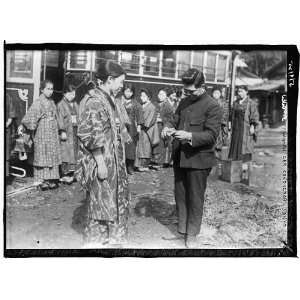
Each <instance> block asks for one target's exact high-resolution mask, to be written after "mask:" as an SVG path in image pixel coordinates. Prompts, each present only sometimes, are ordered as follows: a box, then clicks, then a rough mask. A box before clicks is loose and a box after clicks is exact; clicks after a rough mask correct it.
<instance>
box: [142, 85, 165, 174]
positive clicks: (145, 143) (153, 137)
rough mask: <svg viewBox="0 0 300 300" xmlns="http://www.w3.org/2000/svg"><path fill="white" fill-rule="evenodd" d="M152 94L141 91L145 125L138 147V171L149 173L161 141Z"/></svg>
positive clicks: (147, 91) (146, 90) (144, 90)
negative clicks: (151, 162) (154, 154)
mask: <svg viewBox="0 0 300 300" xmlns="http://www.w3.org/2000/svg"><path fill="white" fill-rule="evenodd" d="M151 97H152V94H151V92H150V91H149V90H148V89H146V88H144V89H141V91H140V98H141V103H142V107H143V118H144V125H143V126H142V130H141V133H140V136H139V141H138V145H137V160H136V166H137V168H138V171H140V172H144V171H149V165H150V161H151V159H152V158H153V153H154V152H155V151H154V149H155V147H157V145H158V144H159V141H160V136H159V131H158V126H157V110H156V108H155V106H154V105H153V104H152V102H151Z"/></svg>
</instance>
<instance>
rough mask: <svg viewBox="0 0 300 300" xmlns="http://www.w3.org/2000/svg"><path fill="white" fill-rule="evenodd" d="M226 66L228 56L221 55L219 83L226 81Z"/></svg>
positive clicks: (218, 71) (218, 72)
mask: <svg viewBox="0 0 300 300" xmlns="http://www.w3.org/2000/svg"><path fill="white" fill-rule="evenodd" d="M226 64H227V56H226V55H219V59H218V66H217V81H218V82H224V81H225V79H226Z"/></svg>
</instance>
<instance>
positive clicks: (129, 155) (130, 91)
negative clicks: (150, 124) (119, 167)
mask: <svg viewBox="0 0 300 300" xmlns="http://www.w3.org/2000/svg"><path fill="white" fill-rule="evenodd" d="M134 96H135V89H134V86H133V85H131V84H127V85H125V88H124V95H123V97H122V102H123V105H124V107H125V109H126V112H127V114H128V117H129V119H130V124H129V127H128V131H129V134H130V136H131V139H132V142H131V143H129V144H126V145H125V154H126V166H127V172H128V174H133V170H134V162H135V160H136V146H137V142H138V139H139V134H140V132H141V126H142V125H143V124H144V116H143V108H142V105H141V104H140V103H138V102H137V101H136V100H135V98H134Z"/></svg>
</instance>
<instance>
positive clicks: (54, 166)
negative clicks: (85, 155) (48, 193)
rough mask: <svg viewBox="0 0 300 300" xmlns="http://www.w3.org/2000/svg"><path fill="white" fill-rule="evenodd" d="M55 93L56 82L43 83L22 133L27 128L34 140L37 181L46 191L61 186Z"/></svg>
mask: <svg viewBox="0 0 300 300" xmlns="http://www.w3.org/2000/svg"><path fill="white" fill-rule="evenodd" d="M52 94H53V83H52V82H51V81H50V80H45V81H43V82H42V83H41V95H40V97H39V99H37V100H35V101H34V102H33V104H32V105H31V107H30V109H29V110H28V112H27V113H26V115H25V116H24V118H23V120H22V122H21V125H20V127H19V133H20V134H22V132H23V130H24V129H27V130H29V131H30V132H31V135H33V137H34V138H33V143H34V160H33V171H34V179H35V181H36V182H37V183H40V187H41V189H42V190H46V189H48V188H50V189H52V188H56V187H57V181H58V179H59V165H60V164H61V152H60V144H59V135H58V116H57V109H56V105H55V103H54V101H53V100H52V98H51V97H52Z"/></svg>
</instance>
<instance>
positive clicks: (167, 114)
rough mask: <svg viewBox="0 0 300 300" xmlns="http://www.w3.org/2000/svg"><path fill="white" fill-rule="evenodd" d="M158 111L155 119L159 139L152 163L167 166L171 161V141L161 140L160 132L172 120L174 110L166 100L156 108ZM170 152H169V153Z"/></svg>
mask: <svg viewBox="0 0 300 300" xmlns="http://www.w3.org/2000/svg"><path fill="white" fill-rule="evenodd" d="M157 110H158V118H157V125H158V129H159V137H160V142H159V145H158V146H157V147H156V148H155V150H154V161H155V162H156V163H157V164H159V165H162V164H169V162H170V160H171V153H172V150H171V143H170V141H171V139H165V140H163V139H162V138H161V131H162V129H163V127H164V125H165V124H167V123H169V122H170V120H172V118H173V115H174V108H173V106H172V105H171V103H170V102H169V100H168V99H166V101H164V102H162V103H159V104H158V106H157ZM170 150H171V151H170Z"/></svg>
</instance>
